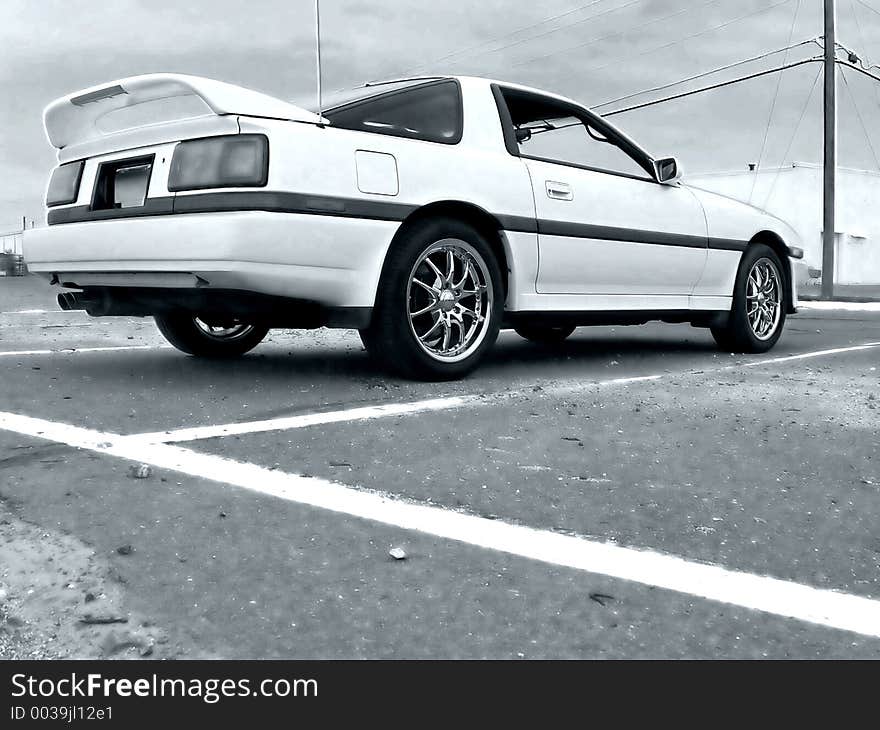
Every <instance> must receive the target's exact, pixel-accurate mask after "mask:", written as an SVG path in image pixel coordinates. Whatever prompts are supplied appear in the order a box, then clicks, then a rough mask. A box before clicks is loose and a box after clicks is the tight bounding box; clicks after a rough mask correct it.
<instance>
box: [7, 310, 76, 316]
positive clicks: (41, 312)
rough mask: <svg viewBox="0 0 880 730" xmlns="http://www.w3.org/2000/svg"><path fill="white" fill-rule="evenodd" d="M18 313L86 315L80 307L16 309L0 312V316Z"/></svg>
mask: <svg viewBox="0 0 880 730" xmlns="http://www.w3.org/2000/svg"><path fill="white" fill-rule="evenodd" d="M20 314H63V315H67V316H73V317H87V316H88V314H87V313H86V312H85V310H82V309H70V310H64V309H18V310H15V311H13V312H0V317H7V316H12V315H20Z"/></svg>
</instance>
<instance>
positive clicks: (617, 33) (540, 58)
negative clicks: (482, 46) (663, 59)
mask: <svg viewBox="0 0 880 730" xmlns="http://www.w3.org/2000/svg"><path fill="white" fill-rule="evenodd" d="M789 1H790V0H781V2H789ZM717 2H720V0H707V2H704V3H702V4H700V5H698V6H697V7H685V8H681V9H679V10H676V11H675V12H674V13H670V14H669V15H664V16H662V17H660V18H653V19H652V20H649V21H647V22H645V23H641V24H639V25H634V26H631V27H629V28H625V29H624V30H619V31H615V32H614V33H609V34H608V35H603V36H598V37H596V38H590V40H588V41H585V42H583V43H579V44H578V45H576V46H571V47H570V48H563V49H561V50H559V51H553V52H552V53H547V54H545V55H543V56H535V57H534V58H529V59H527V60H525V61H518V62H517V63H514V64H511V65H512V66H523V65H525V64H530V63H534V62H535V61H543V60H544V59H546V58H552V57H553V56H558V55H559V54H560V53H568V52H569V51H576V50H578V49H579V48H585V47H586V46H589V45H592V44H593V43H598V42H599V41H604V40H607V39H609V38H617V37H618V36H622V35H625V34H626V33H629V32H631V31H634V30H639V29H641V28H647V27H648V26H649V25H654V24H655V23H662V22H663V21H664V20H669V19H670V18H674V17H676V16H678V15H681V14H682V13H687V12H691V11H693V10H699V9H700V8H703V7H705V6H707V5H714V4H715V3H717Z"/></svg>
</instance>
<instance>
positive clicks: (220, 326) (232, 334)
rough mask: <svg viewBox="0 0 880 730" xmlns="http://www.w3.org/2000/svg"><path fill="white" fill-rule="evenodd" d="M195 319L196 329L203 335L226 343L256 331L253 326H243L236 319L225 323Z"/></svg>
mask: <svg viewBox="0 0 880 730" xmlns="http://www.w3.org/2000/svg"><path fill="white" fill-rule="evenodd" d="M193 319H194V321H195V323H196V327H198V328H199V330H200V331H201V332H202V334H205V335H208V337H212V338H213V339H215V340H224V341H226V342H229V341H230V340H238V339H241V338H242V337H244V336H245V335H247V334H249V333H250V332H251V331H252V330H253V329H254V326H253V325H252V324H243V323H241V322H238V321H236V320H234V319H233V320H231V321H229V322H223V323H217V322H206V321H205V320H203V319H200V318H199V317H194V318H193Z"/></svg>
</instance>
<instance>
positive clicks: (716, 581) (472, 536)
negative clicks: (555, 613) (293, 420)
mask: <svg viewBox="0 0 880 730" xmlns="http://www.w3.org/2000/svg"><path fill="white" fill-rule="evenodd" d="M0 429H3V430H6V431H11V432H14V433H17V434H20V435H23V436H30V437H34V438H40V439H46V440H49V441H54V442H57V443H62V444H66V445H68V446H71V447H75V448H81V449H87V450H90V451H93V452H98V453H101V454H106V455H108V456H113V457H117V458H121V459H126V460H129V461H136V462H141V463H146V464H150V465H152V466H153V467H156V468H161V469H169V470H172V471H176V472H179V473H182V474H186V475H189V476H192V477H198V478H203V479H208V480H211V481H214V482H218V483H222V484H228V485H232V486H236V487H240V488H243V489H247V490H249V491H252V492H255V493H258V494H262V495H267V496H271V497H275V498H277V499H282V500H285V501H288V502H292V503H295V504H300V505H306V506H310V507H316V508H320V509H325V510H329V511H332V512H335V513H337V514H344V515H347V516H350V517H356V518H360V519H365V520H371V521H374V522H378V523H381V524H384V525H389V526H392V527H397V528H400V529H403V530H411V531H417V532H420V533H424V534H427V535H432V536H434V537H438V538H441V539H447V540H453V541H456V542H459V543H464V544H468V545H473V546H476V547H481V548H484V549H488V550H495V551H499V552H503V553H507V554H510V555H515V556H519V557H522V558H526V559H529V560H537V561H541V562H543V563H548V564H551V565H556V566H561V567H566V568H571V569H575V570H580V571H584V572H587V573H592V574H597V575H604V576H609V577H612V578H617V579H621V580H627V581H633V582H636V583H641V584H643V585H648V586H654V587H657V588H663V589H666V590H671V591H675V592H677V593H681V594H685V595H689V596H694V597H699V598H704V599H707V600H711V601H717V602H720V603H726V604H731V605H736V606H740V607H743V608H747V609H752V610H756V611H762V612H765V613H769V614H774V615H777V616H782V617H785V618H791V619H797V620H800V621H804V622H807V623H811V624H817V625H821V626H826V627H829V628H833V629H840V630H843V631H851V632H854V633H858V634H862V635H865V636H872V637H878V638H880V601H877V600H874V599H871V598H865V597H862V596H855V595H852V594H848V593H841V592H837V591H832V590H826V589H819V588H814V587H812V586H808V585H803V584H800V583H794V582H790V581H784V580H779V579H777V578H771V577H768V576H762V575H756V574H752V573H746V572H741V571H734V570H728V569H726V568H723V567H721V566H717V565H711V564H707V563H698V562H693V561H689V560H685V559H684V558H680V557H677V556H674V555H669V554H665V553H659V552H655V551H651V550H640V549H634V548H625V547H620V546H618V545H614V544H610V543H606V542H601V541H598V540H594V539H588V538H584V537H579V536H573V535H564V534H560V533H556V532H552V531H549V530H540V529H536V528H532V527H528V526H525V525H519V524H513V523H509V522H504V521H501V520H493V519H488V518H485V517H478V516H475V515H471V514H467V513H464V512H458V511H454V510H450V509H444V508H441V507H436V506H428V505H424V504H417V503H414V502H410V501H406V500H403V499H400V498H396V497H391V496H388V495H384V494H379V493H376V492H368V491H364V490H359V489H355V488H353V487H348V486H344V485H342V484H338V483H335V482H331V481H327V480H324V479H319V478H316V477H311V476H309V477H306V476H299V475H295V474H289V473H285V472H280V471H275V470H272V469H267V468H265V467H261V466H257V465H255V464H248V463H243V462H238V461H233V460H231V459H227V458H224V457H221V456H214V455H210V454H203V453H198V452H195V451H192V450H190V449H186V448H182V447H180V446H171V445H168V444H150V443H146V442H144V441H143V440H142V439H137V438H132V437H127V436H120V435H118V434H113V433H105V432H100V431H94V430H91V429H85V428H81V427H78V426H73V425H68V424H65V423H59V422H55V421H47V420H43V419H37V418H31V417H29V416H22V415H19V414H15V413H7V412H0Z"/></svg>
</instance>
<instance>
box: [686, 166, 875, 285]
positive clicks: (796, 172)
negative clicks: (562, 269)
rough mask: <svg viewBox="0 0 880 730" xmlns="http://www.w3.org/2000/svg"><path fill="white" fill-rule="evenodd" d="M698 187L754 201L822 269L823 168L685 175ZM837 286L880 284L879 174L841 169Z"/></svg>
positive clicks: (810, 261)
mask: <svg viewBox="0 0 880 730" xmlns="http://www.w3.org/2000/svg"><path fill="white" fill-rule="evenodd" d="M685 182H687V183H689V184H691V185H695V186H697V187H701V188H705V189H707V190H712V191H714V192H718V193H722V194H724V195H729V196H730V197H732V198H736V199H737V200H743V201H745V202H751V204H752V205H755V206H757V207H759V208H764V209H765V210H767V211H768V212H769V213H773V214H774V215H776V216H779V217H780V218H782V219H783V220H785V221H786V222H787V223H789V224H790V225H791V226H792V227H793V228H794V229H795V230H796V231H797V232H798V233H799V234H800V236H801V240H802V241H803V247H804V260H805V261H806V263H807V264H808V265H809V266H810V267H811V268H814V269H821V268H822V168H821V167H820V166H818V165H812V164H806V163H800V162H798V163H795V164H794V165H793V166H791V167H784V168H772V169H769V168H768V169H764V170H761V171H759V172H757V173H755V172H749V171H734V172H718V173H704V174H696V175H686V177H685ZM835 228H836V231H835V232H836V234H837V241H838V244H837V255H836V257H835V258H836V261H835V264H836V266H835V269H836V271H835V281H836V282H837V283H839V284H880V174H878V173H875V172H867V171H865V170H853V169H849V168H838V171H837V209H836V216H835Z"/></svg>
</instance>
